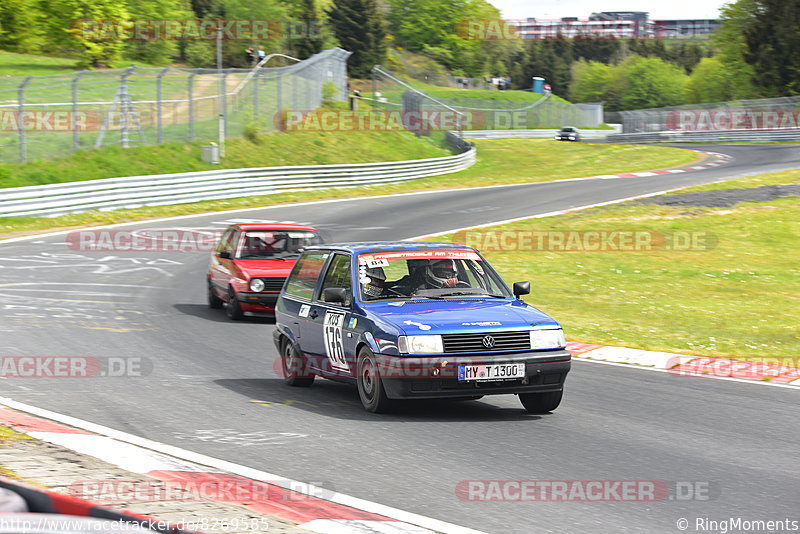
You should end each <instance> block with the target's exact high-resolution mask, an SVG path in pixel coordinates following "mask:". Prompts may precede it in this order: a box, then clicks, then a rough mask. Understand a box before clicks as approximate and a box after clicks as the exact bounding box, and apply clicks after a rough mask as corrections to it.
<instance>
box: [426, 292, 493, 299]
mask: <svg viewBox="0 0 800 534" xmlns="http://www.w3.org/2000/svg"><path fill="white" fill-rule="evenodd" d="M441 296H443V297H477V298H485V297H492V298H496V299H504V298H507V297H506V296H505V295H493V294H491V293H470V292H467V291H452V292H450V293H442V294H441Z"/></svg>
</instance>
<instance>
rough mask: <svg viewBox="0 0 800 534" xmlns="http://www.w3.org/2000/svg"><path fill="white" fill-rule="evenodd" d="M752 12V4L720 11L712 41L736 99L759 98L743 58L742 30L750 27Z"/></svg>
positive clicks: (741, 1) (746, 1) (748, 0)
mask: <svg viewBox="0 0 800 534" xmlns="http://www.w3.org/2000/svg"><path fill="white" fill-rule="evenodd" d="M754 9H755V0H738V1H736V2H732V3H730V4H727V5H725V6H724V7H723V8H722V10H721V15H722V24H721V26H720V28H719V29H718V30H717V31H716V32H714V35H713V37H712V39H713V41H714V45H715V46H716V47H717V49H718V50H719V54H718V57H719V61H720V64H721V65H722V67H723V68H724V69H725V72H726V73H727V76H728V77H729V78H730V80H731V86H732V88H733V89H732V95H733V98H736V99H740V98H757V97H759V96H761V91H760V90H759V89H758V88H757V87H756V85H755V77H756V73H755V69H754V68H753V66H752V65H750V64H748V63H747V62H746V61H745V58H744V55H745V51H746V49H747V44H746V42H745V38H744V34H743V31H742V30H743V28H745V27H747V26H749V25H750V24H752V20H751V19H752V12H753V11H754Z"/></svg>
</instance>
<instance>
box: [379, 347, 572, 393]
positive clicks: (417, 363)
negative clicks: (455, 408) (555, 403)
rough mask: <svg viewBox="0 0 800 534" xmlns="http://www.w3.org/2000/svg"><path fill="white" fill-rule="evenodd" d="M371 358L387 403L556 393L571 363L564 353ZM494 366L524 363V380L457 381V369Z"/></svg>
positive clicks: (560, 351)
mask: <svg viewBox="0 0 800 534" xmlns="http://www.w3.org/2000/svg"><path fill="white" fill-rule="evenodd" d="M375 357H376V359H377V361H378V365H379V366H380V374H381V378H382V381H383V385H384V387H385V388H386V395H387V396H388V397H389V398H390V399H432V398H453V397H470V396H476V395H500V394H507V393H543V392H548V391H560V390H561V389H563V387H564V381H565V380H566V378H567V373H569V370H570V365H571V359H572V355H571V354H570V352H569V351H567V350H553V351H543V352H523V353H519V352H518V353H511V354H476V355H471V356H446V355H443V356H434V357H412V356H404V357H398V356H387V355H385V354H376V355H375ZM496 363H525V377H524V378H515V379H510V380H495V381H461V380H458V366H459V365H467V364H473V365H474V364H481V365H486V364H496ZM443 364H444V365H443Z"/></svg>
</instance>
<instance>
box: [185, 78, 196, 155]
mask: <svg viewBox="0 0 800 534" xmlns="http://www.w3.org/2000/svg"><path fill="white" fill-rule="evenodd" d="M196 75H197V73H196V72H192V73H191V74H189V80H188V82H187V83H188V87H187V91H186V97H187V100H188V101H189V135H188V137H189V141H194V77H195V76H196Z"/></svg>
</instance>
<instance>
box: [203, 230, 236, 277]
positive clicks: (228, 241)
mask: <svg viewBox="0 0 800 534" xmlns="http://www.w3.org/2000/svg"><path fill="white" fill-rule="evenodd" d="M233 233H234V229H233V228H228V229H227V230H225V233H223V234H222V237H221V238H220V240H219V243H218V244H217V248H216V249H215V250H214V254H213V255H212V256H211V267H210V268H209V277H210V278H211V283H212V285H213V286H214V288H215V289H216V290H217V292H218V293H226V292H227V291H228V279H229V267H230V264H226V263H225V262H226V260H225V259H224V258H221V257H220V253H221V252H223V251H229V252H231V254H233V245H232V238H233Z"/></svg>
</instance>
